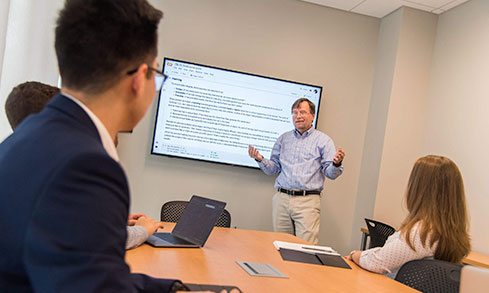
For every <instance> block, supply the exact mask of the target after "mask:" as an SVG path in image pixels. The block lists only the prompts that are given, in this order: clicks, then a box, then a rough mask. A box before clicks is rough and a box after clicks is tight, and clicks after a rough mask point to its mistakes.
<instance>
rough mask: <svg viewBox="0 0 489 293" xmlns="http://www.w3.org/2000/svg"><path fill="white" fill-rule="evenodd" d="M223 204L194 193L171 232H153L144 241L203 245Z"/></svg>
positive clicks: (174, 244) (158, 244)
mask: <svg viewBox="0 0 489 293" xmlns="http://www.w3.org/2000/svg"><path fill="white" fill-rule="evenodd" d="M225 206H226V203H225V202H222V201H217V200H213V199H210V198H205V197H201V196H197V195H194V196H192V198H191V199H190V202H189V203H188V205H187V207H186V208H185V210H184V211H183V213H182V216H181V217H180V219H179V220H178V222H177V224H176V225H175V228H173V231H172V232H171V233H154V234H153V235H152V236H150V237H149V238H148V239H147V240H146V242H148V243H149V244H151V245H152V246H155V247H203V246H204V244H205V242H206V241H207V238H209V235H210V234H211V232H212V229H213V228H214V225H215V224H216V222H217V220H218V219H219V216H220V215H221V213H222V211H223V210H224V207H225Z"/></svg>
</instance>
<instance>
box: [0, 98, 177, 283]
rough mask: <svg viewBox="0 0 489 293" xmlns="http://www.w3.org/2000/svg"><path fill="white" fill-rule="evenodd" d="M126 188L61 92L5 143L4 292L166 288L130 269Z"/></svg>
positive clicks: (0, 155) (0, 195) (0, 273)
mask: <svg viewBox="0 0 489 293" xmlns="http://www.w3.org/2000/svg"><path fill="white" fill-rule="evenodd" d="M128 210H129V189H128V185H127V180H126V177H125V174H124V171H123V170H122V168H121V166H120V165H119V163H117V162H116V161H114V160H113V159H112V158H111V157H110V156H109V155H108V154H107V153H106V152H105V150H104V148H103V146H102V143H101V140H100V137H99V135H98V131H97V129H96V128H95V125H94V124H93V123H92V121H91V119H90V118H89V116H88V115H87V114H86V113H85V112H84V111H83V109H81V108H80V107H79V106H78V105H77V104H76V103H74V102H73V101H71V100H69V99H68V98H66V97H63V96H62V95H58V96H56V97H55V98H54V99H53V100H52V101H51V102H50V103H49V104H48V105H47V106H46V108H45V109H44V110H43V111H42V112H41V113H39V114H37V115H31V116H29V117H28V118H27V119H26V120H25V121H24V122H22V123H21V124H20V125H19V127H17V129H16V130H15V131H14V133H13V134H12V135H11V136H9V137H8V138H7V139H6V140H5V141H4V142H3V143H2V144H0V291H1V292H5V291H7V292H9V291H10V292H25V291H27V292H29V291H36V292H138V291H157V292H167V291H169V288H170V287H171V285H172V284H173V282H174V280H164V279H153V278H151V277H148V276H145V275H141V274H130V272H129V267H128V266H127V265H126V263H125V261H124V255H125V249H124V247H125V242H126V225H127V217H128Z"/></svg>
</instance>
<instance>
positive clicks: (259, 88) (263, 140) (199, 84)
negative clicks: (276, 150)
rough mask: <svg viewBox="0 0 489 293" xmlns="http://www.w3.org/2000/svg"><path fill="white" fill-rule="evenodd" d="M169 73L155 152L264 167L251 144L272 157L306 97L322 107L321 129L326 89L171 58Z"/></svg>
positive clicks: (162, 95) (158, 118)
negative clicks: (253, 155) (297, 104)
mask: <svg viewBox="0 0 489 293" xmlns="http://www.w3.org/2000/svg"><path fill="white" fill-rule="evenodd" d="M163 72H164V73H165V74H166V75H167V76H168V78H167V79H166V81H165V83H164V85H163V87H162V89H161V91H160V95H159V100H158V109H157V113H156V120H155V130H154V135H153V145H152V150H151V153H152V154H156V155H165V156H175V157H180V158H187V159H195V160H203V161H210V162H216V163H224V164H231V165H238V166H246V167H253V168H258V165H257V163H256V162H255V161H254V160H253V159H251V158H250V157H249V156H248V145H252V146H254V147H256V148H258V150H259V151H260V153H261V154H262V155H263V156H264V157H266V158H269V157H270V153H271V151H272V147H273V145H274V143H275V141H276V140H277V138H278V137H279V136H280V135H281V134H282V133H284V132H286V131H289V130H292V129H294V125H293V123H292V115H291V109H290V108H291V105H292V104H293V103H294V101H295V100H297V99H298V98H302V97H305V98H308V99H309V100H311V101H312V102H313V103H314V104H315V105H316V113H315V114H316V119H315V121H314V123H313V126H314V127H316V120H317V117H318V111H319V104H320V101H321V93H322V87H320V86H315V85H309V84H304V83H300V82H293V81H287V80H281V79H277V78H272V77H266V76H260V75H256V74H250V73H244V72H238V71H234V70H229V69H224V68H217V67H213V66H207V65H201V64H196V63H191V62H186V61H181V60H175V59H170V58H165V59H164V68H163Z"/></svg>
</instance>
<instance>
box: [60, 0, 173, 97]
mask: <svg viewBox="0 0 489 293" xmlns="http://www.w3.org/2000/svg"><path fill="white" fill-rule="evenodd" d="M162 16H163V13H162V12H161V11H159V10H157V9H155V8H154V7H152V6H151V5H150V4H149V3H148V2H147V1H146V0H66V1H65V6H64V8H63V9H62V10H61V11H60V13H59V17H58V20H57V22H56V30H55V49H56V55H57V57H58V66H59V71H60V74H61V78H62V81H63V84H64V85H66V86H67V87H69V88H71V89H73V90H78V91H85V92H87V93H92V94H96V93H100V92H103V91H104V90H106V89H109V88H111V87H112V86H114V85H115V84H117V82H119V80H120V79H121V77H122V76H123V75H125V74H126V71H128V70H131V69H134V68H136V67H138V66H139V65H141V64H143V63H148V62H153V59H154V58H155V57H156V54H157V41H158V36H157V30H158V24H159V22H160V19H161V18H162Z"/></svg>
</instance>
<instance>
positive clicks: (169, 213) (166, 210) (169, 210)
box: [161, 200, 231, 228]
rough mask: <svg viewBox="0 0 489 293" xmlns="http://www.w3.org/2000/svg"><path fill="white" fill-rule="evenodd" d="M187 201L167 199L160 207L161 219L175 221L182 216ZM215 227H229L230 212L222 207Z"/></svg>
mask: <svg viewBox="0 0 489 293" xmlns="http://www.w3.org/2000/svg"><path fill="white" fill-rule="evenodd" d="M187 204H188V201H182V200H173V201H168V202H165V203H164V204H163V206H162V207H161V221H163V222H172V223H176V222H178V220H179V219H180V217H181V216H182V213H183V211H184V210H185V208H186V207H187ZM215 226H216V227H225V228H229V227H231V214H230V213H229V212H228V211H227V210H226V209H224V210H223V211H222V214H221V215H220V216H219V219H217V222H216V225H215Z"/></svg>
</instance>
